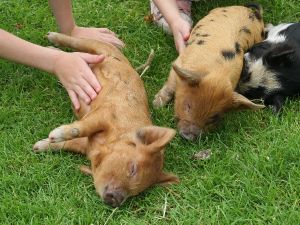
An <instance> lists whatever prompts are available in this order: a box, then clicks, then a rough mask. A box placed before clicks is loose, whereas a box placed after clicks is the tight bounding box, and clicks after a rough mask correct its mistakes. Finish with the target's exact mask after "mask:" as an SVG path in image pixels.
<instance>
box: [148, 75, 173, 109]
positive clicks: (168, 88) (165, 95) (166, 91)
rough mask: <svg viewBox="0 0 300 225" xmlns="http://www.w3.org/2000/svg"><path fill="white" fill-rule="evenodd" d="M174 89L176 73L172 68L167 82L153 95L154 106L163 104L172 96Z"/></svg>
mask: <svg viewBox="0 0 300 225" xmlns="http://www.w3.org/2000/svg"><path fill="white" fill-rule="evenodd" d="M175 89H176V73H175V71H174V70H173V69H172V70H171V72H170V75H169V78H168V80H167V82H166V83H165V84H164V86H163V87H162V89H160V91H159V92H158V93H157V94H156V95H155V97H154V100H153V105H154V107H162V106H165V105H166V104H167V103H168V102H169V101H171V99H172V98H173V96H174V93H175Z"/></svg>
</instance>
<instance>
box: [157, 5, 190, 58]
mask: <svg viewBox="0 0 300 225" xmlns="http://www.w3.org/2000/svg"><path fill="white" fill-rule="evenodd" d="M153 2H154V3H155V5H156V6H157V7H158V9H159V11H160V12H161V13H162V15H163V16H164V18H165V19H166V21H167V23H168V24H169V26H170V28H171V30H172V33H173V36H174V42H175V46H176V49H177V51H178V52H179V53H180V52H181V51H182V50H183V49H184V48H185V42H186V41H187V40H188V38H189V36H190V31H191V26H190V24H189V23H188V22H187V21H185V20H184V19H183V18H182V17H181V16H180V13H179V9H178V7H177V4H176V0H153Z"/></svg>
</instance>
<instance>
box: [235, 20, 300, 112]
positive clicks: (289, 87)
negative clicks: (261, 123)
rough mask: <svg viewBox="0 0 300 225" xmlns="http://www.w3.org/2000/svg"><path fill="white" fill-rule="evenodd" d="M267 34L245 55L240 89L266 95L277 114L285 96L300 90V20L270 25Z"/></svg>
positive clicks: (266, 101) (240, 90)
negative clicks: (298, 21) (299, 21)
mask: <svg viewBox="0 0 300 225" xmlns="http://www.w3.org/2000/svg"><path fill="white" fill-rule="evenodd" d="M266 37H267V38H266V39H265V40H264V41H263V42H260V43H258V44H256V45H254V46H253V47H252V48H250V49H249V51H248V53H246V54H245V56H244V68H243V71H242V75H241V78H240V81H239V84H238V87H237V91H238V92H240V93H241V94H243V95H245V96H246V97H248V98H252V99H254V98H263V99H264V103H265V105H267V106H271V107H272V109H273V111H274V112H276V113H277V112H279V110H280V109H281V107H282V105H283V103H284V100H285V98H286V97H288V96H295V95H299V93H300V23H288V24H280V25H277V26H272V25H269V26H267V28H266Z"/></svg>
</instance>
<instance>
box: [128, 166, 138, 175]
mask: <svg viewBox="0 0 300 225" xmlns="http://www.w3.org/2000/svg"><path fill="white" fill-rule="evenodd" d="M136 172H137V165H136V163H131V164H130V167H129V177H133V176H135V175H136Z"/></svg>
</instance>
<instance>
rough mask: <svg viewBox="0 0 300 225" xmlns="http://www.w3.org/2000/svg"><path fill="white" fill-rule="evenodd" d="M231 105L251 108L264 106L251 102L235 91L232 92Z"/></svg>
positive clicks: (238, 107) (255, 108)
mask: <svg viewBox="0 0 300 225" xmlns="http://www.w3.org/2000/svg"><path fill="white" fill-rule="evenodd" d="M233 107H234V108H236V109H241V108H244V109H252V110H257V109H262V108H265V106H264V105H260V104H255V103H253V102H251V101H250V100H249V99H248V98H246V97H244V96H243V95H241V94H239V93H237V92H233Z"/></svg>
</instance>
